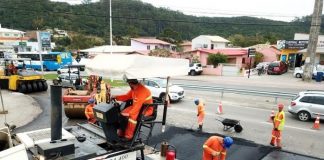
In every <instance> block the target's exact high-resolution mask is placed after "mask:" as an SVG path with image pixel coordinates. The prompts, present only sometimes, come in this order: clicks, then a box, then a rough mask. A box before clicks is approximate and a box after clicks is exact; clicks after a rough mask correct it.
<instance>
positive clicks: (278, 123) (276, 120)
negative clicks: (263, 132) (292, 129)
mask: <svg viewBox="0 0 324 160" xmlns="http://www.w3.org/2000/svg"><path fill="white" fill-rule="evenodd" d="M282 119H283V114H280V116H278V118H275V120H274V123H275V126H274V128H275V129H278V127H279V125H280V123H281V121H282Z"/></svg>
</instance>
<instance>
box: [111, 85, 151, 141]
mask: <svg viewBox="0 0 324 160" xmlns="http://www.w3.org/2000/svg"><path fill="white" fill-rule="evenodd" d="M126 81H127V83H128V84H129V87H130V88H131V90H130V91H128V92H127V93H126V94H124V95H117V96H112V99H116V100H118V101H127V100H130V99H132V105H131V106H129V107H127V108H126V109H124V110H122V111H121V115H122V116H124V117H127V118H128V122H127V126H126V129H125V131H122V130H119V131H118V135H119V136H120V137H124V138H126V139H125V140H128V141H129V140H131V139H132V138H133V136H134V131H135V128H136V124H137V117H138V115H139V112H140V110H141V108H142V105H143V104H152V103H153V99H152V95H151V92H150V90H148V89H147V88H146V87H145V86H144V85H142V84H141V83H139V82H138V80H137V79H127V80H126ZM152 114H153V107H149V108H148V109H147V110H146V112H145V113H144V115H145V116H150V115H152Z"/></svg>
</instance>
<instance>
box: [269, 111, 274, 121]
mask: <svg viewBox="0 0 324 160" xmlns="http://www.w3.org/2000/svg"><path fill="white" fill-rule="evenodd" d="M274 117H275V115H274V110H272V111H271V114H270V117H269V120H268V122H270V123H273V118H274Z"/></svg>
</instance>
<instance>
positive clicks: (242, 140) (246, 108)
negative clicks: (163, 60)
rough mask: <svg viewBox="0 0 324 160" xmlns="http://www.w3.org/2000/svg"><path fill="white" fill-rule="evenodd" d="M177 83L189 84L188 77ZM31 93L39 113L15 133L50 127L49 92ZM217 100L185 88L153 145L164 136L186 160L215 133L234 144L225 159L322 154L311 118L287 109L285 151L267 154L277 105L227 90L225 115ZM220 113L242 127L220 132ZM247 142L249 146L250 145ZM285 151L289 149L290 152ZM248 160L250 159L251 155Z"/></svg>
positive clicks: (322, 145) (215, 96)
mask: <svg viewBox="0 0 324 160" xmlns="http://www.w3.org/2000/svg"><path fill="white" fill-rule="evenodd" d="M182 83H192V81H189V82H188V81H186V82H182ZM202 83H203V84H204V85H206V84H207V83H209V82H200V84H202ZM232 88H233V87H232ZM263 90H264V89H263ZM122 91H123V89H121V90H119V92H122ZM31 96H32V97H34V98H35V99H36V101H37V102H39V104H40V106H41V107H42V109H43V112H42V114H41V115H40V116H39V117H37V118H36V119H35V120H34V121H33V122H32V123H30V124H28V125H26V126H24V127H21V128H18V129H17V132H24V131H30V130H35V129H42V128H48V127H50V98H49V91H48V92H44V93H33V94H31ZM196 97H199V98H201V97H202V98H204V99H206V113H207V114H206V118H205V122H204V132H205V133H204V134H197V133H195V132H192V129H195V128H196V127H197V122H196V121H197V120H196V108H195V105H194V104H193V99H194V98H196ZM219 101H220V96H219V93H213V92H207V91H190V90H186V97H185V99H183V100H182V101H180V102H178V103H172V104H171V107H169V109H168V117H167V123H168V126H171V127H170V128H171V129H169V130H167V131H166V133H165V134H162V133H160V132H158V131H159V129H158V127H157V130H156V132H155V133H154V138H152V145H153V144H154V142H155V144H156V145H158V143H159V142H161V141H162V140H163V139H167V140H170V142H171V143H173V144H177V146H176V147H177V148H178V155H179V159H182V158H181V157H183V159H187V157H188V156H192V155H196V156H195V158H194V157H193V158H192V159H196V158H197V159H200V157H201V146H202V144H203V142H204V141H205V140H206V139H207V138H208V136H210V135H211V134H216V133H217V134H221V135H227V136H233V137H234V138H235V140H236V142H237V143H236V144H235V145H234V147H233V150H232V149H231V150H229V153H231V154H229V156H228V158H229V159H242V158H240V157H241V156H242V155H244V154H243V153H245V154H246V156H248V155H255V156H254V158H256V159H258V158H264V159H267V160H268V159H269V160H270V159H278V156H279V159H282V158H283V159H294V158H295V159H306V158H307V157H303V156H300V155H297V154H295V153H300V154H304V155H308V156H315V157H320V158H324V152H323V148H324V143H321V141H320V140H322V139H323V138H324V134H323V133H324V131H323V130H312V129H310V128H311V126H312V125H313V122H300V121H298V120H297V119H296V118H295V117H293V116H291V115H290V114H289V113H286V117H287V120H286V127H285V130H284V131H283V140H282V141H283V142H282V143H283V148H284V150H285V151H287V152H277V151H275V152H271V151H272V148H270V149H269V147H268V143H269V141H270V136H271V129H272V124H271V123H269V122H267V120H268V119H269V115H270V113H271V110H273V109H275V108H276V107H275V104H274V102H273V100H271V99H269V98H262V97H257V96H242V95H238V94H227V95H226V96H225V97H224V99H222V103H223V109H224V114H222V115H217V114H216V111H217V106H218V103H219ZM288 103H289V101H288V100H287V101H285V104H288ZM161 114H162V112H161V110H160V111H159V118H161ZM63 115H64V113H63ZM220 117H222V118H231V119H237V120H240V123H241V124H242V126H243V129H244V130H243V132H242V133H239V134H238V133H235V132H233V131H226V132H225V131H223V125H222V124H221V123H220V122H219V121H217V120H216V119H217V118H218V119H219V118H220ZM81 121H84V120H69V119H67V118H66V117H63V126H67V125H72V124H75V123H77V122H81ZM178 132H179V133H178ZM180 133H181V134H180ZM155 144H154V145H155ZM182 144H184V145H182ZM192 144H195V145H192ZM251 145H252V146H254V147H252V148H251ZM183 147H184V148H183ZM188 148H189V149H188ZM193 151H194V152H193ZM289 152H294V154H291V153H289ZM192 153H195V154H192ZM247 153H248V154H247ZM276 157H277V158H276ZM280 157H281V158H280ZM298 157H299V158H298ZM247 158H248V159H250V158H251V159H254V158H253V157H247ZM308 158H309V157H308ZM190 159H191V158H190Z"/></svg>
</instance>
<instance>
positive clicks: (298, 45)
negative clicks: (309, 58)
mask: <svg viewBox="0 0 324 160" xmlns="http://www.w3.org/2000/svg"><path fill="white" fill-rule="evenodd" d="M307 46H308V40H278V41H277V48H278V49H305V48H307Z"/></svg>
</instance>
